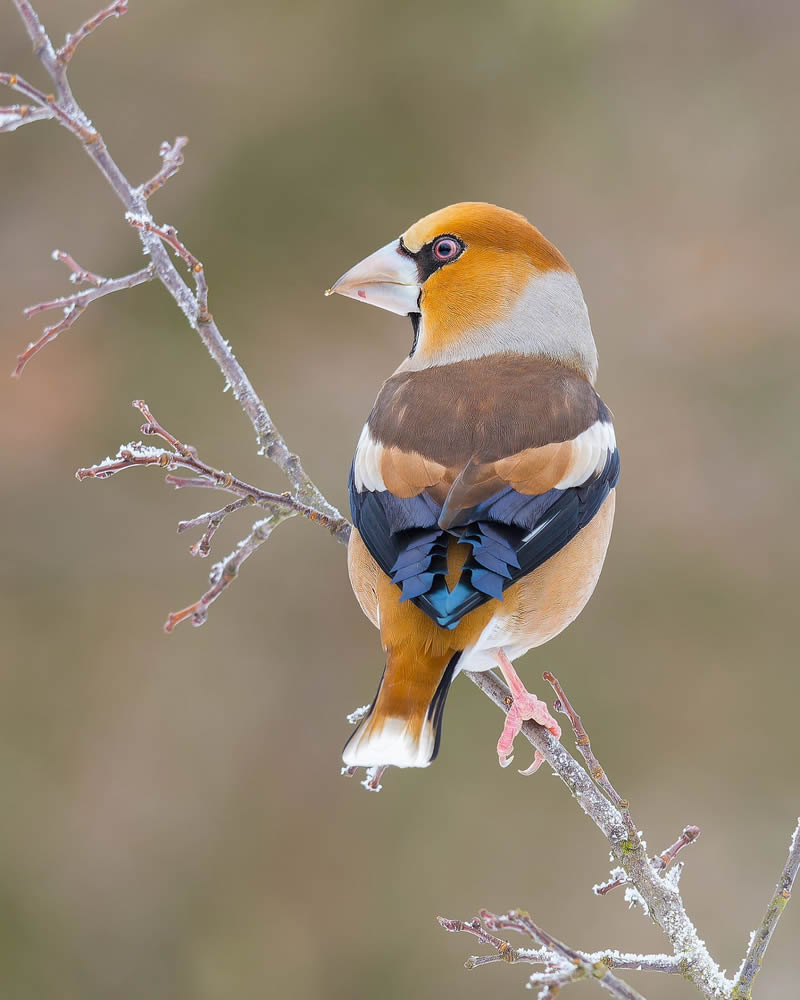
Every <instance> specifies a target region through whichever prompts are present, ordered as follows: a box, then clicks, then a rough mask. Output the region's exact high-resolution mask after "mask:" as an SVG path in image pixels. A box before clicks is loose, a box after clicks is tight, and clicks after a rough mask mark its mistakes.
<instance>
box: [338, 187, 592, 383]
mask: <svg viewBox="0 0 800 1000" xmlns="http://www.w3.org/2000/svg"><path fill="white" fill-rule="evenodd" d="M332 292H337V293H339V294H342V295H347V296H350V297H352V298H359V299H361V300H363V301H365V302H370V303H372V304H373V305H377V306H380V307H382V308H384V309H389V310H390V311H392V312H396V313H399V314H400V315H409V316H411V318H412V322H413V324H414V332H415V341H414V348H413V349H412V352H411V356H410V357H409V358H408V360H407V361H406V362H404V365H403V367H404V368H405V369H416V368H424V367H429V366H430V365H440V364H448V363H452V362H454V361H460V360H465V359H468V358H479V357H485V356H488V355H491V354H497V353H516V354H526V355H532V356H543V357H549V358H552V359H553V360H556V361H559V362H561V363H563V364H567V365H569V366H570V367H572V368H574V369H576V370H578V371H580V372H581V373H582V374H584V375H586V376H587V377H588V378H589V379H590V380H592V381H593V380H594V378H595V375H596V371H597V353H596V350H595V346H594V341H593V339H592V333H591V327H590V325H589V318H588V314H587V311H586V306H585V304H584V301H583V295H582V293H581V290H580V286H579V285H578V282H577V279H576V278H575V274H574V272H573V271H572V268H571V267H570V266H569V264H568V263H567V261H566V260H565V258H564V257H563V256H562V255H561V253H560V252H559V251H558V250H557V249H556V247H555V246H553V244H552V243H550V242H549V241H548V240H547V239H546V238H545V237H544V236H543V235H542V234H541V233H540V232H539V230H538V229H536V228H535V227H534V226H532V225H531V224H530V223H529V222H528V221H527V219H525V218H524V217H523V216H521V215H518V214H517V213H516V212H510V211H508V210H506V209H503V208H498V207H497V206H496V205H490V204H487V203H484V202H462V203H460V204H456V205H450V206H448V207H447V208H443V209H440V210H439V211H437V212H433V213H432V214H431V215H426V216H425V217H424V218H422V219H420V220H419V221H418V222H415V223H414V225H413V226H411V227H410V228H409V229H407V230H406V232H405V233H403V235H402V236H401V237H400V238H399V239H397V240H393V241H392V242H391V243H389V244H387V245H386V246H385V247H382V248H381V249H380V250H378V251H376V252H375V253H374V254H372V255H371V256H369V257H367V258H366V259H365V260H363V261H361V263H359V264H356V266H355V267H353V268H351V269H350V270H349V271H348V272H347V273H346V274H344V275H343V276H342V277H341V278H340V279H339V280H338V281H337V282H336V283H335V284H334V285H333V286H332V288H331V289H329V293H332Z"/></svg>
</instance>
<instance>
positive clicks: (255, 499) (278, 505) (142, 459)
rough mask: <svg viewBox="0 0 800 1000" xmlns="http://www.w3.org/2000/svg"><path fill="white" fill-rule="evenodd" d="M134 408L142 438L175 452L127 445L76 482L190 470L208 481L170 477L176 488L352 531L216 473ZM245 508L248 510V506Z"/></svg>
mask: <svg viewBox="0 0 800 1000" xmlns="http://www.w3.org/2000/svg"><path fill="white" fill-rule="evenodd" d="M133 406H134V407H135V408H136V409H137V410H139V412H140V413H141V414H142V416H143V417H144V419H145V423H144V424H142V426H141V428H140V430H141V432H142V434H147V435H154V436H156V437H160V438H161V439H162V440H163V441H166V443H167V444H168V445H169V446H170V448H171V449H172V450H168V449H165V448H153V447H148V446H145V445H143V444H142V443H141V442H135V441H133V442H130V443H129V444H127V445H123V446H122V447H121V448H120V449H119V451H118V452H117V454H116V456H115V457H114V458H106V459H105V460H104V461H102V462H98V463H97V464H96V465H91V466H88V467H87V468H82V469H78V470H77V472H76V473H75V477H76V479H78V480H84V479H108V478H110V477H111V476H114V475H116V474H117V473H118V472H122V471H123V469H134V468H136V467H137V466H143V465H144V466H149V465H157V466H159V467H160V468H162V469H169V470H172V469H176V468H183V469H189V470H190V471H192V472H194V473H196V474H197V475H198V476H199V477H202V479H203V480H204V481H203V482H202V483H201V482H199V481H198V480H194V479H187V480H178V479H176V477H167V479H168V482H169V483H170V484H171V485H173V486H177V485H180V486H189V485H192V486H198V485H204V486H205V485H211V484H213V485H214V486H215V487H216V488H217V489H219V490H224V491H226V492H228V493H233V494H234V495H235V496H237V497H239V498H241V499H243V500H244V501H245V502H246V503H248V504H253V503H254V504H258V505H259V506H261V507H263V508H264V509H265V510H267V511H268V512H269V513H270V514H277V513H278V512H281V513H282V514H284V515H285V516H286V517H291V516H293V515H295V514H300V515H301V516H302V517H305V518H308V520H310V521H314V522H315V523H317V524H321V525H322V526H323V527H326V528H327V529H328V530H329V531H330V533H331V534H332V535H333V536H334V537H336V536H337V534H338V533H340V532H342V531H343V530H345V529H346V528H349V522H347V521H346V520H344V518H341V517H340V518H339V520H338V521H335V520H333V519H331V518H329V517H328V516H327V515H326V514H321V513H320V512H319V511H318V510H316V508H314V507H310V506H309V505H308V504H304V503H301V502H300V501H299V500H297V499H295V497H293V496H292V494H291V493H271V492H269V491H268V490H262V489H259V487H257V486H253V485H251V484H250V483H246V482H245V481H244V480H243V479H239V478H238V476H234V475H231V473H230V472H223V471H222V470H220V469H215V468H214V467H213V466H212V465H209V464H208V463H207V462H204V461H203V460H202V459H200V458H199V457H198V455H197V449H196V448H194V447H193V446H192V445H187V444H183V443H182V442H181V441H179V440H178V438H177V437H175V435H174V434H172V433H171V432H170V431H168V430H167V429H166V428H165V427H163V426H162V425H161V424H160V423H159V422H158V420H156V418H155V417H154V416H153V414H152V412H151V410H150V408H149V407H148V405H147V404H146V403H145V402H144V400H141V399H136V400H134V401H133ZM241 506H244V504H242V505H241ZM236 509H238V507H237V508H236ZM223 510H224V508H223ZM225 513H230V510H227V511H225ZM220 514H222V512H220V511H217V512H212V513H211V514H209V515H203V519H204V521H203V523H208V522H209V521H210V520H211V519H213V518H214V517H215V516H217V515H220ZM222 516H223V517H224V516H225V515H224V514H222ZM187 526H188V525H187ZM178 530H179V531H183V530H186V529H185V528H181V527H179V528H178ZM212 534H213V532H212Z"/></svg>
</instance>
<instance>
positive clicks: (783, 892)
mask: <svg viewBox="0 0 800 1000" xmlns="http://www.w3.org/2000/svg"><path fill="white" fill-rule="evenodd" d="M798 869H800V816H798V817H797V826H796V827H795V828H794V833H793V834H792V839H791V841H790V843H789V856H788V857H787V859H786V864H785V865H784V866H783V871H782V872H781V876H780V878H779V879H778V884H777V885H776V886H775V893H774V895H773V897H772V899H771V900H770V901H769V905H768V906H767V912H766V913H765V914H764V919H763V920H762V921H761V923H760V925H759V926H758V927H757V928H756V930H754V931H753V933H752V934H751V936H750V943H749V945H748V947H747V953H746V955H745V956H744V960H743V961H742V965H741V968H740V969H739V972H738V974H737V976H736V982H735V985H734V988H733V992H732V993H731V998H732V1000H750V997H751V996H752V995H753V983H754V982H755V978H756V976H757V975H758V974H759V972H760V971H761V964H762V962H763V961H764V953H765V952H766V950H767V948H768V947H769V943H770V941H771V940H772V935H773V934H774V933H775V928H776V927H777V925H778V921H779V920H780V918H781V915H782V913H783V911H784V910H785V909H786V904H787V903H788V902H789V898H790V896H791V894H792V886H793V885H794V881H795V879H796V878H797V871H798Z"/></svg>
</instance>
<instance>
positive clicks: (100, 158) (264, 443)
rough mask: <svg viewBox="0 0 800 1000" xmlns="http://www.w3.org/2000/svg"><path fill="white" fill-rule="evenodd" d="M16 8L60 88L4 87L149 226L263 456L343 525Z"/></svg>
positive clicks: (43, 43)
mask: <svg viewBox="0 0 800 1000" xmlns="http://www.w3.org/2000/svg"><path fill="white" fill-rule="evenodd" d="M14 4H15V6H16V8H17V11H18V12H19V15H20V17H21V18H22V21H23V24H24V25H25V28H26V30H27V32H28V35H29V37H30V38H31V41H32V42H33V47H34V52H35V53H36V55H37V56H38V57H39V59H40V60H41V62H42V65H43V66H44V68H45V70H46V71H47V73H48V74H49V75H50V77H51V79H52V80H53V82H54V83H55V85H56V90H57V94H56V95H52V94H50V95H46V94H44V93H42V92H41V91H39V90H36V88H34V87H32V86H30V85H29V84H27V82H26V81H23V80H21V79H20V78H19V77H18V76H17V75H15V74H9V73H3V74H0V83H2V84H6V85H8V86H11V87H13V88H14V89H16V90H18V91H20V92H22V93H25V94H26V96H27V97H29V98H30V99H31V100H32V101H33V102H34V104H36V105H37V106H38V107H39V108H51V109H52V111H53V113H54V116H55V117H56V119H57V120H58V122H59V124H61V125H63V126H64V128H66V129H67V130H68V131H70V132H71V133H72V134H73V135H75V136H76V137H77V138H79V139H81V141H82V142H83V145H84V149H85V150H86V152H87V154H88V156H89V157H90V158H91V159H92V161H93V162H94V164H95V166H96V167H97V168H98V169H99V170H100V172H101V173H102V175H103V176H104V177H105V179H106V181H107V182H108V183H109V184H110V186H111V188H112V189H113V191H114V192H115V194H116V195H117V197H118V198H119V199H120V201H121V202H122V204H123V205H124V206H125V208H126V210H127V211H128V212H129V213H131V215H132V217H133V218H136V219H137V220H138V221H139V222H141V223H146V225H144V224H143V225H141V226H140V227H139V228H140V239H141V241H142V246H143V249H144V251H145V252H146V253H147V254H149V255H150V258H151V261H152V265H153V268H154V270H155V274H156V277H157V278H158V280H159V281H161V283H162V284H163V285H164V287H165V288H166V289H167V291H168V292H169V293H170V295H172V297H173V299H174V300H175V302H176V303H177V304H178V306H179V308H180V309H181V311H182V312H183V314H184V315H185V316H186V318H187V320H188V321H189V323H190V325H191V326H192V327H193V328H194V329H195V330H196V331H197V332H198V334H199V335H200V338H201V340H202V341H203V343H204V344H205V346H206V348H207V349H208V351H209V353H210V354H211V356H212V357H213V358H214V360H215V361H216V363H217V365H218V366H219V368H220V370H221V372H222V374H223V376H224V377H225V379H226V381H227V384H228V385H230V386H231V389H232V390H233V393H234V396H235V397H236V399H237V400H238V401H239V404H240V405H241V407H242V409H243V410H244V412H245V414H246V415H247V417H248V418H249V420H250V422H251V424H252V426H253V429H254V431H255V433H256V437H257V440H258V445H259V451H260V452H261V453H263V454H265V455H266V456H267V457H268V458H270V459H271V460H272V461H273V462H275V463H276V464H277V465H278V466H279V467H280V468H281V469H282V471H283V472H284V473H285V474H286V476H287V477H288V479H289V482H290V483H291V485H292V490H293V492H294V494H295V495H296V496H297V497H298V498H299V499H300V500H302V501H303V502H304V503H305V504H307V505H308V506H311V507H314V508H316V509H317V511H318V512H319V513H320V514H324V515H326V516H327V517H329V518H331V519H333V520H340V519H341V520H343V519H342V515H341V514H340V513H339V511H338V510H337V509H336V508H335V507H334V506H333V505H332V504H331V503H329V502H328V501H327V500H326V499H325V497H324V496H323V495H322V493H321V492H320V491H319V490H318V489H317V487H316V485H315V484H314V483H313V482H312V480H311V478H310V477H309V476H308V474H307V473H306V471H305V469H304V468H303V466H302V463H301V461H300V459H299V458H298V456H297V455H295V454H294V452H292V451H290V450H289V448H288V447H287V445H286V442H285V441H284V439H283V437H282V436H281V435H280V433H279V432H278V429H277V428H276V427H275V425H274V423H273V421H272V418H271V417H270V415H269V413H268V411H267V408H266V407H265V406H264V403H263V402H262V400H261V398H260V397H259V395H258V394H257V393H256V391H255V389H254V388H253V386H252V384H251V382H250V379H249V378H248V377H247V375H246V373H245V371H244V369H243V368H242V366H241V365H240V364H239V362H238V361H237V360H236V357H235V356H234V354H233V351H232V350H231V348H230V345H229V344H228V342H227V341H226V340H225V339H224V337H223V336H222V334H221V333H220V331H219V328H218V327H217V324H216V322H215V321H214V319H213V317H212V316H211V315H210V314H209V313H208V309H207V302H206V303H204V301H203V289H204V288H205V276H204V274H203V272H202V270H201V271H199V272H197V271H195V273H194V279H195V286H196V291H195V294H192V292H191V290H190V289H189V287H188V286H187V284H186V282H185V281H184V279H183V278H182V277H181V275H180V273H179V272H178V270H177V269H176V267H175V265H174V264H173V262H172V261H171V260H170V258H169V255H168V253H167V251H166V249H165V247H164V244H163V242H162V236H161V235H160V234H159V233H158V232H157V231H155V230H157V229H158V228H160V227H156V226H155V222H154V220H153V217H152V215H151V214H150V212H149V210H148V207H147V197H146V195H145V191H146V189H147V188H148V186H149V184H151V183H152V182H148V183H147V184H145V185H141V186H139V187H135V186H134V185H132V184H131V183H130V182H129V181H128V179H127V177H126V176H125V175H124V173H123V172H122V170H121V169H120V168H119V167H118V166H117V164H116V162H115V161H114V160H113V159H112V157H111V155H110V153H109V151H108V148H107V147H106V144H105V142H104V141H103V138H102V136H101V135H100V133H99V132H98V131H97V130H96V129H95V128H94V126H93V125H92V123H91V121H90V120H89V118H88V117H87V116H86V114H85V113H84V112H83V110H82V109H81V108H80V106H79V105H78V104H77V102H76V101H75V98H74V96H73V94H72V90H71V88H70V86H69V81H68V79H67V65H68V62H69V59H66V60H64V59H59V55H58V53H56V51H55V49H54V47H53V44H52V42H51V41H50V38H49V36H48V34H47V32H46V31H45V29H44V26H43V25H42V23H41V21H40V20H39V18H38V15H37V14H36V13H35V11H34V10H33V8H32V6H31V5H30V3H28V2H26V0H14ZM126 9H127V5H126V4H125V3H117V4H112V5H111V6H110V7H107V8H105V9H104V10H103V11H101V12H100V14H98V15H97V16H96V17H95V18H92V19H90V21H87V22H86V24H85V25H84V26H83V28H81V29H79V31H78V32H77V33H76V36H80V37H79V38H78V40H79V41H80V39H81V38H84V37H86V36H87V35H88V34H90V33H91V32H92V31H93V30H94V29H95V28H96V27H98V26H99V25H100V24H102V23H103V22H104V21H105V20H107V18H108V17H110V16H112V15H117V16H119V15H121V14H124V13H125V11H126ZM76 44H77V42H76ZM74 47H75V46H72V49H71V51H70V42H69V40H68V41H67V43H65V49H66V50H67V52H68V53H69V55H70V56H71V54H72V52H73V51H74ZM162 148H163V147H162ZM181 148H182V147H181ZM178 152H180V150H179V151H178ZM172 172H174V171H172ZM156 176H157V177H158V176H159V175H156ZM151 193H152V192H151ZM187 252H188V251H187ZM184 259H185V258H184ZM198 263H199V262H198ZM198 274H199V275H200V277H198ZM51 339H52V338H51Z"/></svg>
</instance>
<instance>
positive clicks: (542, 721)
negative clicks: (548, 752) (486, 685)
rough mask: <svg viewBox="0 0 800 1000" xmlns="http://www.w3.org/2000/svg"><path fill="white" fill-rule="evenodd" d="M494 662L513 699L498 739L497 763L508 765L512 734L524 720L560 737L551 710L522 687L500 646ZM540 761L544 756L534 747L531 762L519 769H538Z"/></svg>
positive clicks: (530, 772) (511, 755) (513, 734)
mask: <svg viewBox="0 0 800 1000" xmlns="http://www.w3.org/2000/svg"><path fill="white" fill-rule="evenodd" d="M497 662H498V665H499V667H500V672H501V673H502V675H503V677H505V679H506V683H507V684H508V686H509V688H510V689H511V697H512V698H513V699H514V701H513V703H512V705H511V708H509V710H508V715H507V716H506V722H505V725H504V726H503V732H502V733H501V734H500V739H499V740H498V741H497V756H498V759H499V762H500V767H508V765H509V764H510V763H511V761H512V760H513V759H514V756H513V754H512V753H511V751H512V750H513V749H514V738H515V736H516V735H517V733H518V732H519V731H520V729H522V723H523V722H526V721H527V720H528V719H532V720H533V721H534V722H538V723H539V725H540V726H544V727H545V729H547V730H548V731H549V732H550V734H551V735H552V736H553V737H555V739H557V740H558V739H561V726H559V724H558V723H557V722H556V720H555V719H554V718H553V716H552V715H551V714H550V712H549V710H548V708H547V705H546V704H545V703H544V702H543V701H539V699H538V698H537V697H536V695H535V694H531V693H530V691H527V690H526V689H525V685H524V684H523V683H522V681H521V680H520V679H519V676H518V675H517V672H516V670H514V667H513V666H512V665H511V660H509V658H508V657H507V656H506V654H505V652H504V651H503V650H502V649H501V650H500V652H499V653H498V654H497ZM543 761H544V757H543V756H542V754H541V753H540V752H539V751H538V750H537V751H536V754H535V756H534V758H533V763H532V764H531V766H530V767H527V768H525V770H524V771H520V772H519V773H520V774H533V773H534V772H535V771H538V770H539V767H540V766H541V764H542V762H543Z"/></svg>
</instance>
